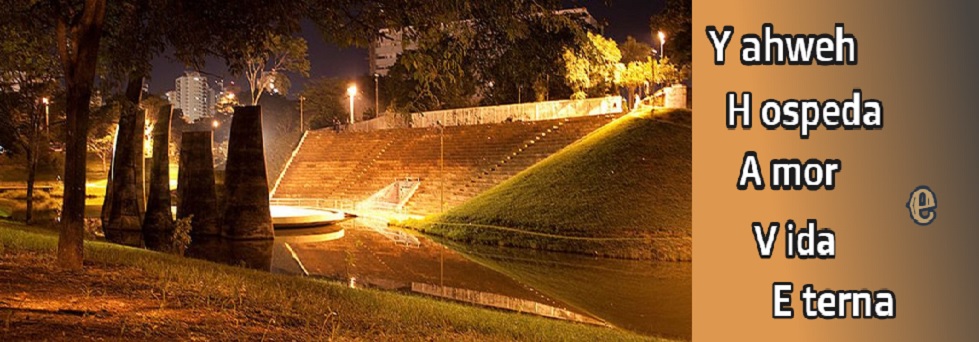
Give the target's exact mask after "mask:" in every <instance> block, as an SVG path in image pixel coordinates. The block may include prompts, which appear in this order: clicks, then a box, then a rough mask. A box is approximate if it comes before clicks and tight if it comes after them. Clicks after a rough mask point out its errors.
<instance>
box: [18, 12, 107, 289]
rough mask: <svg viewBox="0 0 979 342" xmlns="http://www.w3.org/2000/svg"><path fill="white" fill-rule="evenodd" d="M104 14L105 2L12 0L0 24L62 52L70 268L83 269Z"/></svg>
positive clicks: (64, 250)
mask: <svg viewBox="0 0 979 342" xmlns="http://www.w3.org/2000/svg"><path fill="white" fill-rule="evenodd" d="M105 13H106V1H105V0H61V1H44V2H38V1H33V0H12V1H7V2H6V3H5V4H4V6H0V22H3V23H17V24H23V25H32V27H30V28H29V29H28V30H22V29H23V28H27V27H17V28H14V29H13V30H8V31H6V32H4V34H5V35H13V34H25V35H27V36H29V37H32V38H33V39H38V40H42V41H43V39H45V38H44V37H54V43H53V44H51V45H48V47H52V46H53V47H54V48H56V50H57V56H58V58H59V61H60V63H59V64H60V65H59V67H60V69H61V76H62V77H63V84H64V87H65V93H66V100H65V102H66V111H67V116H66V118H67V119H66V122H65V140H66V141H65V177H64V188H65V191H64V203H63V205H62V219H61V222H62V226H61V229H60V233H59V237H58V264H59V265H60V266H62V267H65V268H70V269H79V268H81V267H82V254H83V251H82V241H83V239H84V236H85V227H84V225H85V221H84V218H85V161H86V148H87V146H86V145H87V144H86V143H87V141H86V140H87V137H88V124H89V122H88V121H89V111H90V109H89V102H90V100H91V95H92V88H93V85H94V82H95V72H96V66H97V63H98V52H99V44H100V43H101V38H102V28H103V25H104V23H105ZM13 31H17V33H14V32H13ZM5 58H6V56H5Z"/></svg>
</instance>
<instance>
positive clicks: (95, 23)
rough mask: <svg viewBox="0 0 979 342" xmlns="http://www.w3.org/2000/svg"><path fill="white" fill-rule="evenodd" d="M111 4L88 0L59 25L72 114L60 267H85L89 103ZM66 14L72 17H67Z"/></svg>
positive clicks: (68, 126) (67, 143) (68, 127)
mask: <svg viewBox="0 0 979 342" xmlns="http://www.w3.org/2000/svg"><path fill="white" fill-rule="evenodd" d="M105 2H106V0H86V1H85V5H84V7H83V8H82V12H81V16H79V17H78V20H77V21H76V22H74V23H73V24H71V25H70V27H69V24H68V22H67V21H68V19H67V18H64V17H62V18H61V19H60V20H61V22H60V23H59V24H58V30H57V31H58V36H59V38H68V39H66V40H62V39H59V42H58V44H60V45H61V46H59V48H58V50H59V54H60V55H61V60H62V64H63V67H64V69H65V73H64V74H65V88H66V93H67V94H66V95H67V99H66V104H67V112H68V113H67V114H68V117H67V119H66V123H65V125H66V127H65V133H66V134H65V135H66V137H65V177H64V180H65V183H64V184H65V190H64V191H65V192H64V204H63V206H62V219H61V222H62V226H61V231H60V232H59V234H58V265H59V266H61V267H63V268H68V269H81V268H82V260H83V259H84V254H83V243H84V239H85V159H86V158H85V154H86V149H87V140H88V121H89V120H88V119H89V118H88V115H89V110H90V109H89V102H90V101H91V98H92V86H93V84H94V82H95V68H96V64H97V62H98V52H99V43H100V41H101V38H102V26H103V24H104V22H105ZM61 15H62V16H66V15H67V14H66V13H61Z"/></svg>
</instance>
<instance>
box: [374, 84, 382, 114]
mask: <svg viewBox="0 0 979 342" xmlns="http://www.w3.org/2000/svg"><path fill="white" fill-rule="evenodd" d="M377 76H378V75H377V74H374V117H378V116H381V105H380V103H381V102H380V101H378V92H377Z"/></svg>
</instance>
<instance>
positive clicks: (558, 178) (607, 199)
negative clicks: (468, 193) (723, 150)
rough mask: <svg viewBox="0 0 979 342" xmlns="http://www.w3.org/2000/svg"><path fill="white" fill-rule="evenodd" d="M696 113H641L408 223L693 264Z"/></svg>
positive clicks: (472, 236)
mask: <svg viewBox="0 0 979 342" xmlns="http://www.w3.org/2000/svg"><path fill="white" fill-rule="evenodd" d="M690 116H691V112H690V111H688V110H683V109H650V108H648V107H647V108H645V109H640V110H637V111H634V112H632V113H630V114H627V115H625V116H623V117H621V118H619V119H617V120H615V121H613V122H612V123H609V124H608V125H606V126H604V127H602V128H600V129H598V130H596V131H595V132H593V133H591V134H589V135H588V136H586V137H584V138H582V139H581V140H579V141H577V142H575V143H574V144H571V145H569V146H568V147H566V148H564V149H563V150H561V151H560V152H558V153H556V154H554V155H552V156H550V157H548V158H547V159H545V160H543V161H541V162H540V163H537V164H536V165H534V166H532V167H530V168H528V169H527V170H524V171H523V172H521V173H519V174H517V175H516V176H514V177H512V178H510V179H508V180H507V181H505V182H503V183H501V184H499V185H497V186H495V187H493V188H491V189H489V190H487V191H486V192H484V193H482V194H480V195H479V196H477V197H475V198H473V199H471V200H469V201H468V202H466V203H464V204H462V205H460V206H458V207H456V208H453V209H451V210H449V211H448V212H446V213H445V214H442V215H433V216H430V217H427V218H425V219H424V220H422V221H421V222H408V223H407V225H408V226H411V227H414V228H416V229H419V230H421V231H423V232H426V233H430V234H434V235H438V236H443V237H446V238H449V239H452V240H457V241H463V242H474V243H484V244H492V245H506V246H519V247H529V248H536V249H544V250H553V251H565V252H577V253H583V254H590V255H600V256H609V257H620V258H630V259H654V260H666V261H686V260H690V259H691V254H692V247H691V246H692V245H691V236H692V235H691V234H692V233H691V232H692V223H691V210H692V202H691V196H692V195H691V192H692V191H691V190H692V188H691V168H692V162H691V150H692V145H691V144H692V140H691V138H692V135H691V129H690V123H691V117H690Z"/></svg>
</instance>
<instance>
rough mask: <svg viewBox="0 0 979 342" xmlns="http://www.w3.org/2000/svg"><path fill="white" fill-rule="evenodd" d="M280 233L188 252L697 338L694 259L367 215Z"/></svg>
mask: <svg viewBox="0 0 979 342" xmlns="http://www.w3.org/2000/svg"><path fill="white" fill-rule="evenodd" d="M276 235H277V237H276V240H275V241H274V243H270V242H265V243H259V244H255V243H253V242H242V243H233V245H229V244H228V243H227V242H220V241H196V242H194V243H193V245H196V246H192V248H191V249H190V250H188V255H190V256H194V257H199V258H205V259H210V260H222V261H224V262H230V263H232V264H235V265H242V266H247V267H254V268H260V269H266V270H270V271H272V272H275V273H286V274H297V275H298V274H309V275H310V276H313V277H320V278H327V279H332V280H336V281H340V282H343V283H344V284H346V285H348V286H354V287H369V288H378V289H385V290H392V291H403V292H411V288H412V283H416V285H417V284H427V285H431V286H444V287H446V288H455V289H465V290H471V291H478V292H483V293H491V294H496V295H501V296H506V297H510V298H514V299H519V300H524V301H531V302H536V303H540V304H545V305H547V306H553V307H556V308H558V309H566V310H568V311H570V312H573V313H576V314H580V315H584V316H588V317H592V318H595V319H597V320H600V321H603V322H605V323H607V324H609V325H612V326H615V327H618V328H621V329H626V330H630V331H634V332H637V333H640V334H645V335H652V336H663V337H672V338H681V339H690V338H691V285H692V284H691V272H692V267H691V263H675V262H650V261H633V260H618V259H607V258H593V257H588V256H582V255H576V254H567V253H551V252H540V251H534V250H527V249H518V248H503V247H485V246H468V245H461V244H457V243H452V242H449V241H441V240H434V239H433V238H428V237H425V236H422V235H420V234H417V233H415V232H411V231H405V230H401V229H397V228H391V227H387V224H386V222H374V221H370V220H365V219H355V220H349V221H345V222H342V223H339V224H337V225H335V226H332V227H326V228H324V229H319V230H318V231H317V230H312V231H305V232H299V233H296V232H289V231H283V230H278V231H276Z"/></svg>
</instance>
